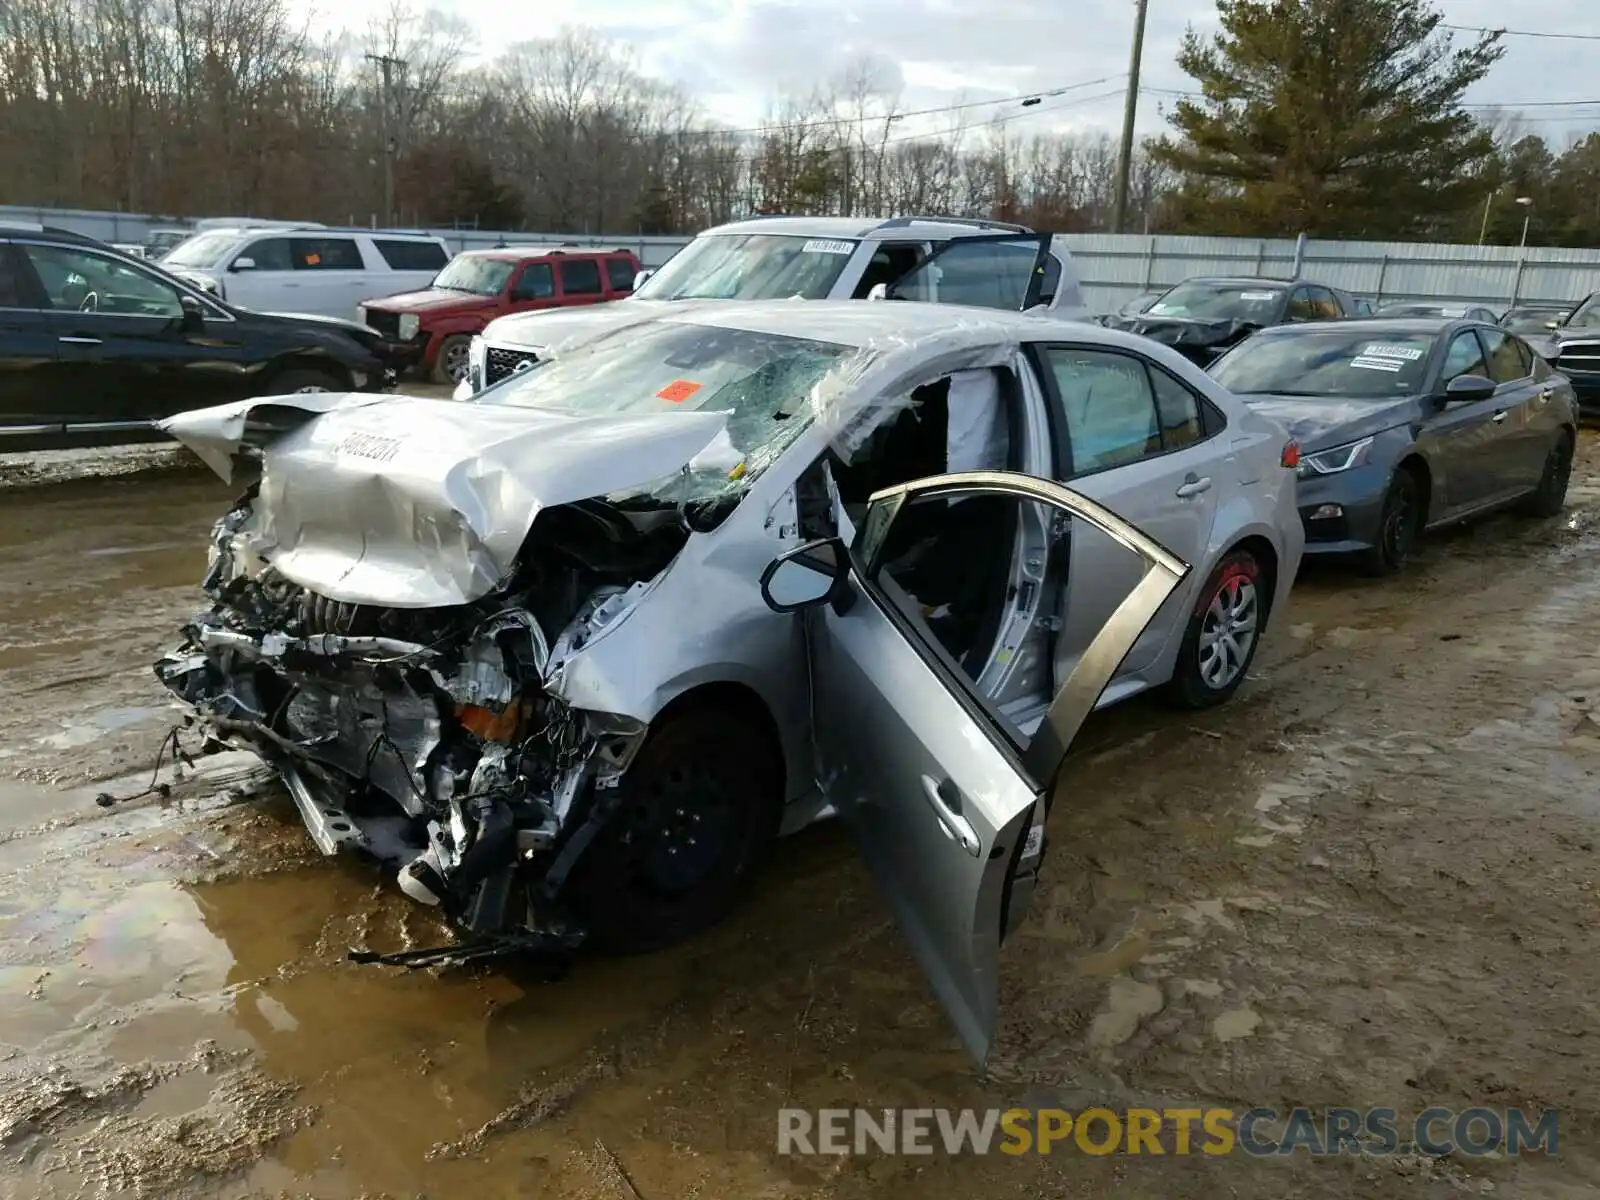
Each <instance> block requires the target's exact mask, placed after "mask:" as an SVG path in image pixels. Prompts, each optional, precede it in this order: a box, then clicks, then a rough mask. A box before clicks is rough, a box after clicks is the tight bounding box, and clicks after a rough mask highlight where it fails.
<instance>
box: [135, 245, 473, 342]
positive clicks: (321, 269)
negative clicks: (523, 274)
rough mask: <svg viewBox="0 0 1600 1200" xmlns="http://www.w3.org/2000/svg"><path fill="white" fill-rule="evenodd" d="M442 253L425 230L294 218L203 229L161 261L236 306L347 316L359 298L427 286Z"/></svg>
mask: <svg viewBox="0 0 1600 1200" xmlns="http://www.w3.org/2000/svg"><path fill="white" fill-rule="evenodd" d="M449 261H450V249H449V247H448V246H446V245H445V242H444V239H443V238H439V237H435V236H433V235H432V234H426V233H395V232H391V231H389V230H377V229H375V230H350V229H329V228H328V227H326V226H322V225H294V226H287V227H281V228H261V227H253V228H231V229H211V230H207V231H206V232H203V233H199V234H196V235H195V236H194V237H192V238H190V239H189V240H188V241H186V242H184V243H183V244H182V245H181V246H179V247H177V249H175V250H173V251H172V252H171V253H170V254H168V255H167V256H166V257H165V258H163V259H162V260H161V266H162V267H163V268H164V269H166V270H168V271H171V272H172V273H173V274H174V275H177V276H179V277H180V278H182V279H184V280H186V281H187V282H189V283H191V284H194V285H195V286H196V287H200V288H203V289H205V290H206V291H208V292H211V293H212V294H213V295H216V296H220V297H222V298H223V299H224V300H226V301H228V302H229V303H230V304H236V305H238V306H239V307H241V308H250V309H255V310H256V311H257V312H282V313H303V314H308V315H311V316H321V317H338V318H342V319H344V320H347V321H354V320H358V319H359V316H358V311H357V310H358V309H359V307H360V304H361V302H362V301H363V300H365V299H367V298H368V297H370V296H390V295H393V294H394V293H396V292H408V291H414V290H415V289H417V288H423V287H427V286H428V284H429V283H431V282H432V281H433V277H434V276H435V275H437V274H438V273H439V271H440V269H441V268H443V267H444V265H445V264H446V263H447V262H449Z"/></svg>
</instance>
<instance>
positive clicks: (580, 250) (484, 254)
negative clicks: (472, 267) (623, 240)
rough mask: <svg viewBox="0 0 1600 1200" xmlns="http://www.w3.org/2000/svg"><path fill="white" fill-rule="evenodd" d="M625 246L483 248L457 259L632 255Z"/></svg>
mask: <svg viewBox="0 0 1600 1200" xmlns="http://www.w3.org/2000/svg"><path fill="white" fill-rule="evenodd" d="M632 253H633V251H632V250H629V249H628V248H627V247H626V246H484V247H481V248H479V249H475V250H463V251H462V252H461V253H460V254H459V255H457V256H456V257H458V258H492V259H498V260H500V261H502V262H522V261H523V260H524V259H528V258H542V257H544V256H545V255H547V254H558V255H568V254H597V255H606V254H632Z"/></svg>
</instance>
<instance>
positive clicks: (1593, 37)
mask: <svg viewBox="0 0 1600 1200" xmlns="http://www.w3.org/2000/svg"><path fill="white" fill-rule="evenodd" d="M1439 28H1440V29H1453V30H1454V31H1455V32H1457V33H1498V34H1501V35H1503V36H1505V37H1525V38H1552V39H1555V40H1558V41H1572V42H1600V33H1552V32H1548V31H1545V30H1536V29H1490V28H1487V27H1484V26H1480V25H1449V24H1445V23H1444V22H1442V21H1441V22H1440V24H1439Z"/></svg>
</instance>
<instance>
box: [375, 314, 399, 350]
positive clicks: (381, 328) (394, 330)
mask: <svg viewBox="0 0 1600 1200" xmlns="http://www.w3.org/2000/svg"><path fill="white" fill-rule="evenodd" d="M367 328H368V329H373V330H376V331H377V332H378V333H379V334H381V335H382V336H383V337H385V338H388V339H389V340H390V341H391V342H397V341H399V340H400V314H399V313H392V312H384V311H383V310H382V309H381V308H369V309H367Z"/></svg>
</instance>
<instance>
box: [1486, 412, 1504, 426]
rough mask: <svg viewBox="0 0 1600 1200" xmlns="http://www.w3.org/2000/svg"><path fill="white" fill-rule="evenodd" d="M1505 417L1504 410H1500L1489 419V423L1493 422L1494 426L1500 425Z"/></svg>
mask: <svg viewBox="0 0 1600 1200" xmlns="http://www.w3.org/2000/svg"><path fill="white" fill-rule="evenodd" d="M1506 416H1507V413H1506V411H1505V409H1501V410H1500V411H1499V412H1497V413H1495V415H1494V416H1492V417H1490V418H1489V419H1490V420H1491V421H1493V422H1494V423H1495V424H1496V425H1498V424H1500V422H1501V421H1504V420H1505V419H1506Z"/></svg>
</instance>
